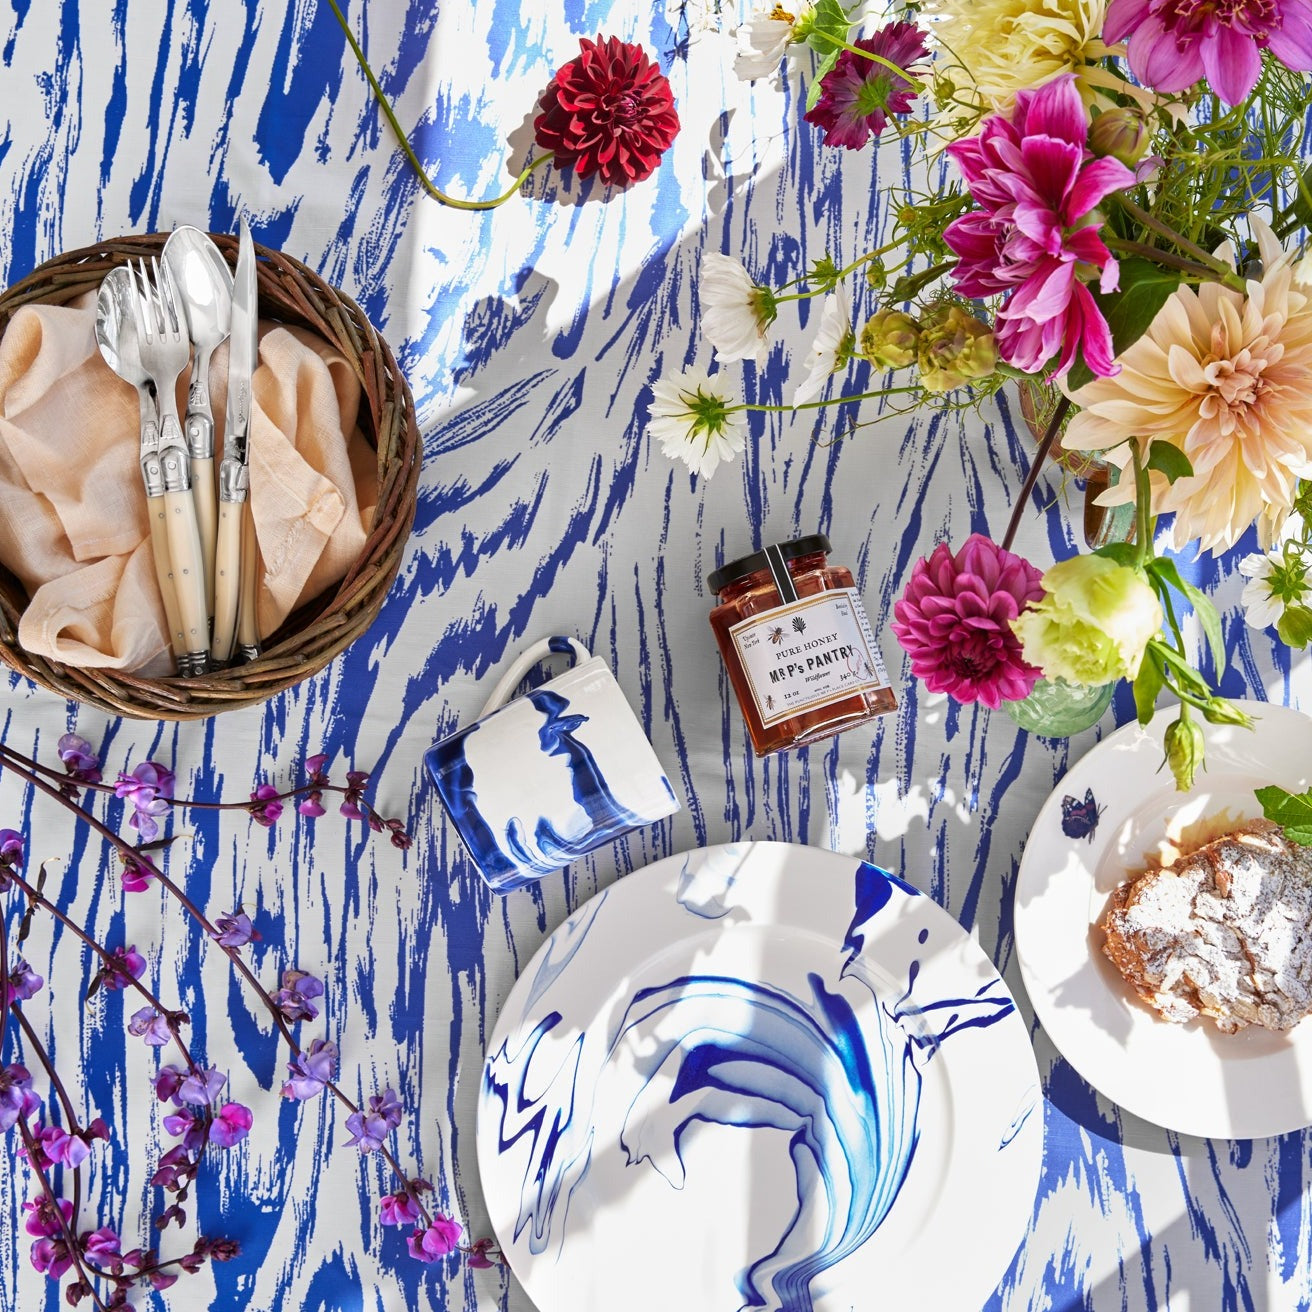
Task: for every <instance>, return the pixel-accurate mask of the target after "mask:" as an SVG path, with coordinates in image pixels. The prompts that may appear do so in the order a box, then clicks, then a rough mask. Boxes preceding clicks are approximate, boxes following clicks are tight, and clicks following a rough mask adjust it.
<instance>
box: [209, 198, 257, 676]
mask: <svg viewBox="0 0 1312 1312" xmlns="http://www.w3.org/2000/svg"><path fill="white" fill-rule="evenodd" d="M258 363H259V300H258V296H257V294H256V289H255V244H254V242H252V241H251V231H250V228H249V227H247V225H246V220H245V219H242V220H241V229H240V238H239V241H238V246H237V272H236V274H235V276H234V278H233V287H232V332H231V336H230V337H229V339H228V408H227V412H226V422H225V426H224V436H223V459H222V460H221V461H220V462H219V530H218V545H217V548H216V551H215V558H214V639H213V642H212V644H211V646H210V655H211V656H212V657H213V658H214V660H216V661H228V660H231V658H232V650H233V646H234V644H235V643H236V640H237V614H238V610H239V609H240V608H241V607H242V601H243V598H242V576H243V573H246V574H248V575H253V571H250V569H249V564H250V563H253V562H248V563H247V568H246V569H245V570H244V569H243V561H242V556H243V551H242V541H243V538H244V537H247V536H249V538H250V540H251V542H252V543H253V542H254V537H255V535H254V533H252V532H250V530H249V529H246V528H245V527H244V521H245V520H246V518H247V516H248V515H249V514H250V510H249V505H248V502H249V499H250V497H249V493H250V432H251V379H252V378H253V377H254V375H255V367H256V365H257V364H258ZM248 554H249V553H248ZM253 582H254V579H253V577H252V585H253ZM246 608H247V609H248V610H249V612H250V614H252V615H253V614H254V597H253V596H252V597H251V598H249V599H248V600H247V602H246ZM243 637H245V635H243Z"/></svg>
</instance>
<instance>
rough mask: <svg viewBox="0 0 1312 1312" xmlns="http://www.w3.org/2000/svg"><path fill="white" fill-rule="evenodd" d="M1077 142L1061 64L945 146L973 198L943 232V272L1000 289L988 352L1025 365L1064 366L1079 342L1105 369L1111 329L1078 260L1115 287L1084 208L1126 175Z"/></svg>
mask: <svg viewBox="0 0 1312 1312" xmlns="http://www.w3.org/2000/svg"><path fill="white" fill-rule="evenodd" d="M1088 142H1089V115H1088V112H1087V111H1086V110H1085V108H1084V105H1083V102H1082V101H1081V100H1080V93H1079V91H1078V90H1077V88H1076V81H1075V75H1074V74H1073V73H1067V74H1065V75H1063V76H1062V77H1059V78H1054V79H1053V81H1051V82H1048V83H1046V84H1045V85H1044V86H1041V87H1039V88H1038V89H1037V90H1034V91H1020V92H1017V94H1016V107H1015V109H1014V110H1013V112H1012V114H1011V116H1010V117H1007V116H1005V115H1002V114H990V115H989V116H988V117H987V118H986V119H985V120H984V123H983V126H982V127H981V128H980V131H979V135H978V136H976V137H972V138H970V139H969V140H966V141H958V142H954V143H953V144H952V145H951V146H949V147H948V153H949V154H950V155H951V156H952V157H953V159H955V160H956V162H957V164H958V166H959V167H960V169H961V172H962V175H963V176H964V178H965V180H966V186H967V187H968V188H969V189H970V194H971V196H972V197H973V198H974V200H975V202H976V204H978V205H979V207H980V208H979V209H978V210H975V211H973V212H972V213H970V214H966V215H963V216H962V217H961V218H959V219H956V220H954V221H953V222H952V223H950V224H949V225H948V226H947V228H946V230H945V231H944V233H943V240H944V241H945V242H947V244H948V246H949V247H950V248H951V249H952V250H953V251H954V252H955V253H956V255H957V256H958V257H959V258H958V263H957V267H956V269H955V270H953V274H952V276H953V279H954V281H955V282H956V285H957V290H958V291H960V292H962V293H963V294H964V295H966V296H970V297H987V296H995V295H997V294H999V293H1002V294H1004V295H1005V296H1006V300H1005V301H1004V303H1003V306H1002V309H1001V310H1000V311H999V313H998V325H997V333H996V336H997V345H998V352H999V354H1000V355H1001V356H1002V358H1003V359H1004V360H1005V361H1006V362H1007V363H1008V364H1011V365H1014V366H1015V367H1016V368H1017V369H1024V370H1025V371H1026V372H1027V373H1035V372H1037V371H1038V370H1039V369H1041V368H1042V367H1043V366H1044V365H1045V364H1046V363H1047V362H1049V361H1050V360H1052V359H1053V358H1054V357H1056V360H1057V365H1056V371H1057V372H1058V373H1064V372H1065V371H1066V370H1067V369H1069V368H1070V367H1071V365H1072V364H1073V363H1074V362H1075V356H1076V352H1077V351H1080V350H1082V351H1083V354H1084V361H1085V363H1086V364H1087V365H1088V366H1089V368H1090V369H1092V370H1093V372H1094V373H1095V374H1098V375H1099V376H1100V377H1108V376H1110V375H1112V374H1114V373H1115V372H1116V364H1115V362H1114V359H1113V349H1112V335H1111V330H1110V329H1109V328H1108V327H1107V320H1106V319H1104V318H1103V315H1102V311H1101V310H1099V309H1098V306H1097V303H1096V302H1095V301H1094V299H1093V296H1092V294H1091V293H1090V292H1089V289H1088V287H1087V286H1085V284H1084V281H1083V278H1082V276H1081V271H1082V270H1088V271H1090V272H1092V271H1095V270H1096V271H1097V272H1098V274H1099V286H1100V288H1101V289H1102V290H1103V291H1104V292H1110V291H1115V290H1116V288H1117V286H1118V284H1119V281H1120V266H1119V265H1118V264H1117V263H1116V261H1115V260H1114V259H1113V258H1112V254H1111V252H1110V251H1109V250H1108V249H1107V247H1106V246H1105V245H1103V241H1102V238H1101V237H1099V235H1098V228H1099V224H1098V222H1097V218H1096V216H1095V215H1094V209H1095V207H1096V206H1097V205H1098V204H1099V203H1100V202H1101V201H1102V200H1104V199H1105V198H1106V197H1107V196H1109V195H1110V194H1111V193H1112V192H1114V191H1118V190H1120V189H1121V188H1123V187H1128V186H1129V185H1130V184H1131V183H1132V182H1133V181H1134V174H1133V173H1132V172H1131V171H1130V170H1129V169H1128V168H1127V167H1126V166H1125V165H1124V164H1122V163H1121V162H1120V160H1117V159H1112V158H1110V157H1104V158H1101V159H1100V158H1096V157H1095V156H1094V154H1093V152H1092V151H1091V150H1090V149H1089V144H1088Z"/></svg>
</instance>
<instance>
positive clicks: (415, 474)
mask: <svg viewBox="0 0 1312 1312" xmlns="http://www.w3.org/2000/svg"><path fill="white" fill-rule="evenodd" d="M210 236H211V237H212V239H213V240H214V242H215V244H216V245H217V246H218V248H219V249H220V251H222V252H223V254H224V256H225V258H227V260H228V262H229V263H230V264H234V263H235V261H236V251H237V238H236V237H233V236H231V235H230V234H227V233H211V234H210ZM167 237H168V233H160V232H154V233H142V234H137V235H131V236H124V237H117V238H113V239H111V240H108V241H103V242H97V243H95V244H93V245H90V246H84V247H82V248H80V249H78V250H74V251H68V252H65V253H64V254H62V255H58V256H56V257H55V258H54V259H51V260H47V261H45V262H44V263H43V264H41V265H39V266H38V267H37V268H36V269H34V270H33V271H32V272H31V273H29V274H28V275H27V276H26V277H25V278H22V279H20V280H19V281H18V282H16V283H14V284H13V285H12V286H11V287H9V288H8V289H7V290H5V291H4V292H0V334H3V332H4V331H5V330H6V329H7V328H8V326H9V321H10V320H11V319H12V317H13V316H14V314H16V313H17V312H18V310H20V309H21V308H23V307H24V306H26V305H36V304H42V305H64V304H67V303H68V302H69V301H72V300H74V299H76V298H77V297H79V296H81V295H82V294H84V293H85V292H88V291H91V290H93V289H94V288H95V287H96V286H98V285H99V282H100V280H101V278H102V277H103V276H104V274H105V273H106V272H108V270H109V269H111V268H114V267H117V266H119V265H122V264H124V263H126V262H127V261H128V260H131V259H136V258H138V257H141V256H146V257H149V256H151V255H158V254H159V253H160V251H161V250H162V248H163V245H164V242H165V240H166V239H167ZM255 253H256V278H257V285H258V292H259V304H260V315H261V317H262V318H269V319H275V320H280V321H282V322H284V323H291V324H296V325H299V326H301V327H305V328H308V329H310V330H311V331H314V332H317V333H318V334H319V335H320V336H322V337H323V338H325V339H326V340H327V341H328V342H329V343H330V344H331V345H333V346H335V347H336V348H337V349H338V350H339V351H340V352H341V354H342V355H343V356H344V357H345V358H346V359H347V360H348V361H349V362H350V364H351V366H352V368H353V369H354V371H355V374H356V377H357V379H358V380H359V383H360V388H361V401H360V413H359V418H358V422H359V427H360V429H361V431H362V433H363V434H364V436H365V438H366V440H368V441H369V443H370V445H371V446H373V447H374V449H375V450H376V451H377V453H378V499H377V504H376V505H375V508H374V514H373V521H372V523H371V524H370V526H369V531H368V533H367V535H366V539H365V544H364V546H363V548H362V549H361V552H360V554H359V556H358V557H357V558H356V560H355V561H354V562H353V564H352V565H351V566H350V567H349V568H348V570H347V572H346V574H345V576H344V577H343V578H342V580H341V581H340V582H339V583H338V584H336V585H335V586H334V587H332V588H330V589H328V590H326V591H325V592H324V593H322V594H321V595H320V596H319V597H317V598H316V599H315V600H314V601H312V602H310V603H309V604H308V605H306V606H302V607H301V608H300V609H299V610H297V611H296V612H294V613H293V614H292V615H291V616H289V617H288V619H287V620H286V621H285V622H284V623H283V624H282V625H281V626H280V627H279V629H278V631H277V632H276V633H274V634H273V635H272V636H271V637H270V638H269V639H268V640H267V642H266V644H265V650H264V652H263V653H262V654H261V656H260V657H259V659H258V660H255V661H253V662H251V663H249V664H247V665H241V666H236V667H234V668H232V669H229V670H219V671H214V672H212V673H209V674H205V675H202V676H199V677H195V678H182V677H174V678H167V679H143V678H140V677H138V676H136V675H133V674H128V673H124V672H123V671H116V670H99V669H88V668H82V667H75V666H70V665H64V664H61V663H60V662H57V661H52V660H49V659H47V658H45V657H41V656H37V655H34V654H32V653H30V652H28V651H26V650H25V649H24V648H22V647H21V646H20V645H19V642H18V623H19V619H20V617H21V615H22V611H23V609H24V608H25V607H26V605H27V602H28V597H27V595H26V592H25V591H24V589H23V587H22V585H21V584H20V583H19V581H18V580H17V578H15V577H14V575H13V574H12V573H11V572H10V571H9V570H8V568H7V567H5V565H4V564H3V562H0V660H3V661H4V662H5V663H6V664H7V665H9V666H10V667H11V668H12V669H14V670H16V671H17V672H18V673H19V674H22V675H24V676H25V677H26V678H28V679H30V680H31V681H32V682H33V683H36V684H38V685H39V686H41V687H43V688H46V689H48V690H49V691H51V692H54V693H56V694H58V695H59V696H62V697H66V698H68V699H70V700H72V701H77V702H84V703H87V704H88V705H92V706H96V707H98V708H100V709H101V710H105V711H108V712H110V713H111V714H114V715H124V716H130V717H133V718H138V719H151V720H192V719H205V718H208V717H209V716H212V715H216V714H218V713H220V712H221V711H224V710H230V709H233V708H236V707H240V706H249V705H256V704H258V703H260V702H263V701H266V700H268V699H269V698H270V697H273V696H276V695H277V694H278V693H279V692H282V691H284V690H285V689H287V688H290V687H293V686H294V685H295V684H298V683H300V682H301V681H302V680H304V679H306V678H308V677H310V675H312V674H316V673H317V672H318V671H320V670H321V669H323V668H324V667H325V666H326V665H327V664H328V663H329V661H331V660H332V659H333V658H334V657H335V656H337V655H338V654H339V653H340V652H342V651H343V650H344V649H345V648H346V647H348V646H349V645H350V644H351V643H352V642H354V641H355V639H356V638H358V637H360V636H361V634H363V633H364V632H365V631H366V630H367V629H368V627H369V625H370V624H371V623H372V622H373V620H374V618H375V617H376V616H377V614H378V612H379V610H380V609H381V608H382V604H383V601H384V599H385V598H386V596H387V593H388V591H389V590H390V588H391V585H392V583H393V581H394V580H395V578H396V575H397V572H398V570H399V569H400V565H401V558H402V554H403V552H404V549H405V544H406V542H407V540H408V539H409V535H410V529H411V526H412V525H413V522H414V513H415V502H416V494H417V489H418V483H419V469H420V462H421V459H422V447H421V443H420V440H419V429H418V423H417V420H416V416H415V407H414V399H413V397H412V396H411V393H410V387H409V384H408V383H407V382H406V379H405V376H404V375H403V374H402V372H401V370H400V367H399V365H398V364H397V362H396V357H395V356H394V355H393V354H392V350H391V348H390V347H389V346H388V344H387V342H386V341H385V340H384V339H383V337H382V336H381V335H380V334H379V333H378V332H377V330H376V329H375V328H374V327H373V325H372V324H370V322H369V320H368V318H367V316H366V315H365V314H364V312H363V311H362V310H361V309H360V307H359V305H357V304H356V302H355V301H354V300H352V299H351V297H350V296H348V295H347V294H346V293H345V292H343V291H341V290H340V289H339V288H336V287H334V286H332V284H331V283H328V282H327V281H325V280H324V279H323V278H322V277H320V275H319V274H317V273H316V272H315V271H314V270H313V269H311V268H310V267H309V266H308V265H306V264H304V263H302V262H301V261H300V260H298V259H296V258H295V257H294V256H291V255H287V254H285V253H284V252H282V251H277V250H273V249H271V248H269V247H265V246H261V245H259V244H257V245H256V247H255Z"/></svg>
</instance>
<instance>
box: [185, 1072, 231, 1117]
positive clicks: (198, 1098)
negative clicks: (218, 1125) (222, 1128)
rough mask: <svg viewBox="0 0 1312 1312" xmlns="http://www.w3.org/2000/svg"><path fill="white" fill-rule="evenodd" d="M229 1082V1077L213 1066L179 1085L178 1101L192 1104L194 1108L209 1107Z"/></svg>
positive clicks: (190, 1076)
mask: <svg viewBox="0 0 1312 1312" xmlns="http://www.w3.org/2000/svg"><path fill="white" fill-rule="evenodd" d="M227 1082H228V1077H227V1076H226V1075H223V1074H221V1073H220V1072H219V1071H216V1070H215V1069H214V1068H213V1067H212V1066H211V1067H208V1068H205V1069H203V1070H200V1071H197V1072H196V1073H195V1074H192V1075H188V1076H187V1077H186V1079H184V1080H183V1081H182V1083H181V1084H179V1085H178V1095H177V1096H178V1101H179V1102H186V1103H190V1104H191V1105H192V1106H193V1107H208V1106H209V1105H210V1103H212V1102H213V1101H214V1100H215V1099H216V1098H217V1097H218V1096H219V1092H220V1090H221V1089H222V1088H223V1086H224V1085H225V1084H227Z"/></svg>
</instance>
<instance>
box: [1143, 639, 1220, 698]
mask: <svg viewBox="0 0 1312 1312" xmlns="http://www.w3.org/2000/svg"><path fill="white" fill-rule="evenodd" d="M1148 650H1149V651H1150V652H1153V653H1155V654H1156V655H1157V656H1159V657H1160V658H1161V659H1162V660H1163V661H1164V662H1165V663H1166V664H1167V665H1169V666H1170V667H1171V673H1172V674H1173V675H1174V676H1175V680H1176V682H1177V683H1180V684H1182V685H1183V686H1184V687H1185V688H1186V689H1187V690H1188V691H1189V692H1191V693H1193V694H1194V696H1195V697H1198V698H1200V699H1201V698H1204V697H1208V698H1210V697H1211V695H1212V690H1211V688H1209V687H1208V685H1207V680H1206V679H1204V678H1203V676H1202V675H1201V674H1199V673H1198V671H1197V670H1196V669H1194V667H1193V666H1192V665H1190V664H1189V662H1188V661H1187V660H1185V658H1184V657H1183V656H1181V655H1180V653H1179V652H1178V651H1176V650H1175V648H1174V647H1168V646H1167V645H1166V643H1164V642H1158V641H1157V640H1156V639H1154V640H1153V641H1152V642H1151V643H1150V644H1149V647H1148Z"/></svg>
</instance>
